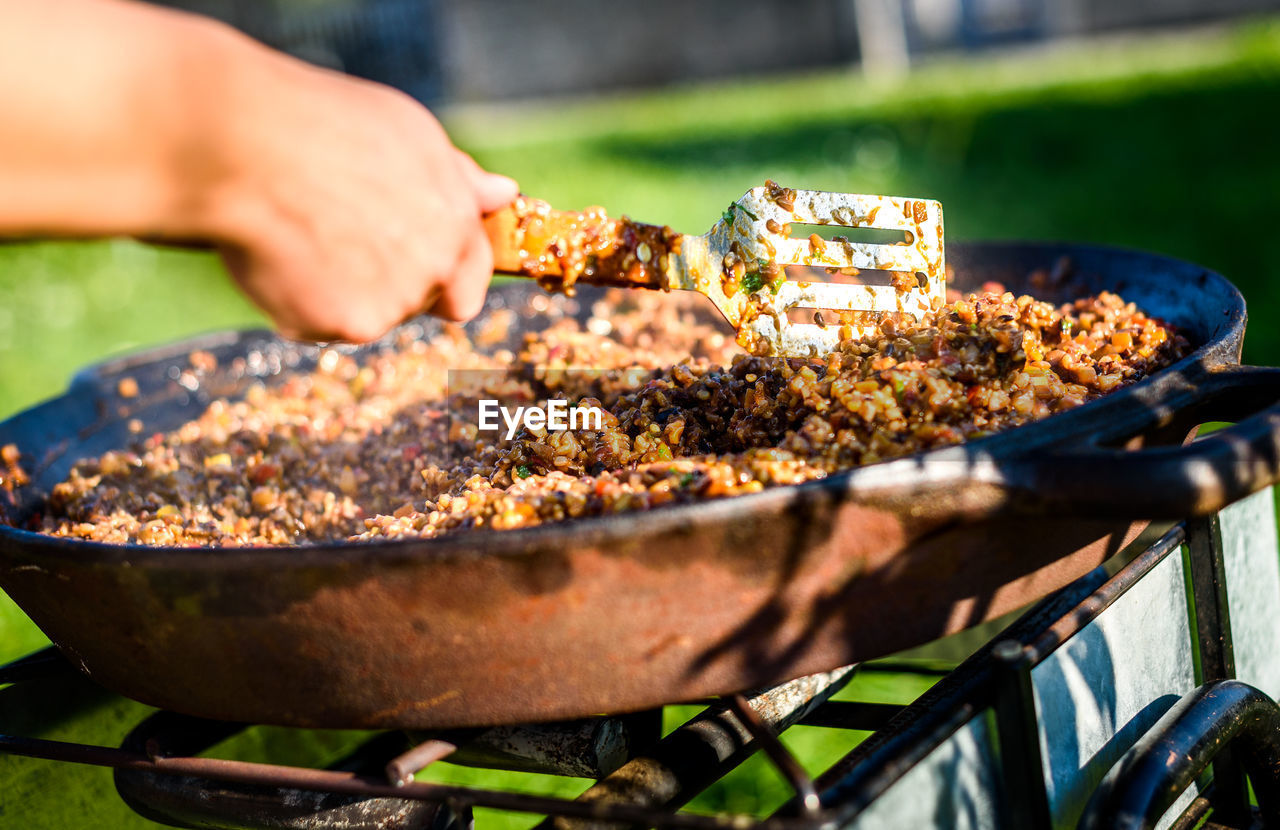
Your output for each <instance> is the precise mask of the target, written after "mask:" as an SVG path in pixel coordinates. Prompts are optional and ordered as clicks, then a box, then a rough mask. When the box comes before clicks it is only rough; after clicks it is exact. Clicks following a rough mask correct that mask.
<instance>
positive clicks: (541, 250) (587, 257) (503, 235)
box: [484, 196, 679, 288]
mask: <svg viewBox="0 0 1280 830" xmlns="http://www.w3.org/2000/svg"><path fill="white" fill-rule="evenodd" d="M484 228H485V233H486V234H488V236H489V244H490V245H492V246H493V270H494V271H495V272H496V273H500V274H517V275H519V276H525V277H535V278H538V279H540V280H544V281H545V280H546V279H547V278H550V280H551V281H552V282H553V283H554V281H555V280H556V279H557V278H565V279H564V282H565V283H566V284H570V283H573V282H583V283H589V284H592V285H614V286H622V287H625V288H663V287H664V286H665V284H666V278H665V272H664V270H663V268H664V267H665V262H666V257H667V256H668V254H670V253H672V252H674V251H675V250H678V244H679V243H678V239H679V234H677V233H675V232H674V231H672V230H671V229H670V228H664V227H660V226H657V225H644V224H641V223H639V222H632V221H631V220H630V219H626V218H623V219H612V218H609V217H607V216H605V215H604V213H603V212H602V211H599V209H596V210H595V211H588V212H586V213H578V212H576V211H567V210H552V209H550V207H549V206H548V205H547V204H546V203H545V202H536V201H534V200H530V199H526V198H525V197H523V196H522V197H520V198H519V199H517V200H516V201H515V202H513V203H512V204H510V205H508V206H507V207H504V208H502V209H501V210H496V211H494V212H493V213H490V214H488V215H486V216H485V217H484ZM566 263H568V264H566ZM575 263H576V266H577V267H575ZM565 268H569V269H571V270H572V271H574V273H571V274H569V275H566V274H565Z"/></svg>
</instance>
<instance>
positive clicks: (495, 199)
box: [458, 150, 520, 213]
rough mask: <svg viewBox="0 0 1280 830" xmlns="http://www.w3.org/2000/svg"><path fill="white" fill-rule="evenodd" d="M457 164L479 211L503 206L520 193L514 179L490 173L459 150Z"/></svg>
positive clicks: (483, 211)
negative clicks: (469, 186) (469, 187)
mask: <svg viewBox="0 0 1280 830" xmlns="http://www.w3.org/2000/svg"><path fill="white" fill-rule="evenodd" d="M458 166H459V167H460V168H461V169H462V173H463V175H464V176H465V177H466V179H467V182H468V183H469V184H470V185H471V191H472V192H473V193H474V194H475V197H476V202H477V204H478V205H479V207H480V212H481V213H489V212H490V211H494V210H497V209H498V208H500V207H505V206H506V205H508V204H510V203H511V202H512V200H514V199H515V198H516V196H518V195H520V185H519V184H517V183H516V180H515V179H512V178H509V177H507V176H503V175H502V174H500V173H490V172H489V171H487V170H485V169H484V168H483V167H481V166H480V165H479V164H477V163H476V160H475V159H473V158H471V156H469V155H467V154H466V153H464V152H462V151H461V150H458Z"/></svg>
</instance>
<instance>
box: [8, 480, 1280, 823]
mask: <svg viewBox="0 0 1280 830" xmlns="http://www.w3.org/2000/svg"><path fill="white" fill-rule="evenodd" d="M1120 563H1123V565H1122V566H1121V567H1119V569H1118V570H1116V571H1115V572H1114V573H1110V571H1111V570H1112V569H1114V568H1115V567H1116V566H1117V565H1118V564H1120ZM1277 600H1280V557H1277V534H1276V522H1275V512H1274V502H1273V492H1272V490H1270V489H1268V490H1264V491H1262V492H1260V493H1258V494H1255V495H1254V496H1250V497H1248V498H1246V499H1244V500H1242V501H1240V502H1237V503H1236V504H1233V505H1231V506H1230V507H1228V508H1226V509H1225V510H1223V511H1221V513H1219V514H1218V515H1216V516H1214V517H1212V518H1210V519H1205V520H1188V521H1186V522H1182V523H1179V524H1176V525H1173V526H1172V527H1169V528H1168V529H1167V530H1165V531H1164V532H1163V534H1162V535H1159V536H1158V538H1156V536H1155V534H1152V533H1149V534H1147V535H1146V536H1145V537H1144V538H1143V540H1141V541H1140V542H1138V543H1136V544H1134V545H1132V546H1131V547H1130V548H1129V549H1128V550H1126V551H1125V552H1123V553H1121V554H1120V555H1119V556H1117V557H1116V558H1115V559H1114V560H1112V561H1111V562H1108V563H1107V565H1104V566H1101V567H1099V568H1097V569H1095V570H1093V571H1091V572H1090V573H1088V574H1087V575H1085V576H1084V577H1082V578H1080V579H1078V580H1076V581H1075V582H1073V583H1072V584H1070V585H1068V586H1067V587H1065V588H1063V589H1061V590H1059V591H1057V592H1055V593H1053V594H1051V595H1049V596H1048V597H1046V598H1045V599H1043V600H1041V601H1040V602H1039V603H1037V604H1036V605H1034V606H1033V607H1032V608H1031V609H1030V610H1028V611H1027V612H1026V613H1024V614H1023V615H1022V616H1021V617H1019V618H1018V619H1017V621H1015V622H1014V623H1012V624H1011V625H1009V626H1008V627H1006V628H1005V629H1004V630H1002V631H1001V632H1000V633H999V634H997V635H996V636H995V637H994V638H993V639H992V640H991V641H990V642H988V643H987V645H985V646H983V647H982V648H980V649H978V651H977V652H975V653H974V654H973V655H972V656H971V657H969V658H968V659H967V660H965V661H964V662H963V663H962V664H960V665H959V666H958V667H956V668H955V669H954V670H951V671H950V672H947V673H946V674H945V675H944V676H942V678H941V679H940V680H939V682H938V683H937V684H936V685H934V686H933V687H932V688H931V689H930V690H929V691H928V692H926V693H925V694H924V695H922V696H921V697H920V698H919V699H918V700H916V701H915V702H914V703H912V704H910V705H907V706H891V705H886V704H874V703H865V702H853V701H844V700H839V701H833V700H830V699H829V698H830V697H831V696H832V695H833V694H835V693H836V692H837V691H839V690H840V689H841V688H842V687H843V686H844V685H845V684H846V683H847V682H848V681H849V680H850V679H851V678H852V677H854V676H855V674H856V673H858V672H868V671H871V672H874V671H883V670H886V669H892V670H895V671H919V672H925V673H929V672H934V671H937V669H936V668H934V667H932V666H930V665H928V664H927V663H922V662H919V661H916V662H914V663H912V662H910V661H908V662H905V663H904V662H902V661H899V662H897V663H894V664H887V663H885V662H883V661H882V662H880V663H876V662H873V663H870V664H865V665H863V666H853V667H847V668H844V669H839V670H836V671H833V672H827V673H823V674H819V675H813V676H809V677H805V678H800V679H798V680H795V681H791V682H788V683H784V684H781V685H779V686H776V687H774V688H772V689H768V690H765V691H761V692H755V693H747V694H743V695H734V696H731V697H728V698H725V699H717V700H713V701H709V702H707V706H706V708H705V709H704V710H703V711H702V712H701V713H699V714H698V715H696V716H695V717H694V718H692V719H691V720H689V721H688V722H687V723H685V724H684V725H683V726H681V727H679V728H677V729H676V730H675V731H673V732H672V733H670V734H669V735H667V736H666V737H665V738H662V739H661V740H659V738H658V735H659V724H660V718H659V717H658V713H657V712H656V711H651V712H646V713H639V714H634V715H624V716H617V717H602V718H594V719H587V720H581V721H574V722H568V723H559V724H546V725H532V726H513V727H495V728H489V729H467V730H450V731H443V732H438V733H432V734H418V735H415V736H414V737H415V739H417V740H418V741H419V743H417V745H416V746H413V745H412V744H411V742H410V741H409V740H408V738H407V736H406V735H405V734H404V733H402V732H394V731H393V732H384V733H381V734H379V735H377V736H376V737H374V738H372V739H370V740H369V741H367V742H366V743H364V744H363V745H362V746H360V747H359V748H358V749H357V750H356V751H355V752H354V753H352V754H351V755H350V756H348V757H347V758H345V759H344V760H343V761H341V762H339V763H338V764H336V765H334V766H333V767H332V768H330V769H329V770H312V769H302V768H296V767H287V766H273V765H264V764H246V763H243V762H238V761H223V760H216V759H207V758H200V757H196V756H197V755H198V753H200V752H201V751H203V750H204V749H206V748H207V747H209V746H211V745H213V744H215V743H217V742H218V741H220V740H223V739H224V738H226V737H228V736H229V735H231V734H234V733H235V732H237V731H239V730H240V729H242V728H243V725H239V724H228V723H223V722H218V721H208V720H202V719H198V718H192V717H188V716H184V715H176V714H173V713H167V712H160V713H158V714H155V715H153V716H151V717H149V718H147V719H146V720H145V721H144V722H143V723H141V724H139V725H138V726H137V727H136V728H135V729H134V730H133V732H132V733H131V734H130V735H129V736H128V738H127V739H126V740H125V742H124V745H123V746H122V747H121V748H120V749H112V748H106V747H93V746H85V745H80V744H72V743H60V742H54V741H45V740H38V739H32V738H24V737H17V736H0V750H4V751H7V752H11V753H15V754H21V755H29V756H33V757H42V758H50V759H56V760H62V761H71V762H79V763H89V764H97V765H104V766H113V767H116V786H117V789H118V790H119V792H120V793H121V795H122V797H123V798H124V799H125V801H126V802H127V803H128V804H129V805H130V806H131V807H133V808H134V809H135V810H137V811H138V812H139V813H141V814H143V815H145V816H147V817H149V818H152V819H155V820H158V821H163V822H165V823H168V824H172V825H174V826H188V827H227V828H232V827H234V828H241V827H243V828H261V827H272V828H276V827H279V828H292V827H298V828H302V827H306V828H320V827H344V828H362V827H368V828H374V827H377V828H437V829H438V830H444V828H454V827H459V828H466V827H470V826H472V824H473V821H472V816H471V809H472V808H473V807H477V806H484V807H494V808H500V809H508V810H517V811H522V812H528V813H533V814H538V815H545V816H547V817H548V818H547V819H546V820H545V821H544V822H543V823H542V824H541V825H540V827H570V826H577V827H584V826H594V827H600V826H606V825H615V826H653V827H679V828H689V829H690V830H708V829H709V828H720V827H733V828H750V827H759V828H764V827H769V828H779V829H780V830H781V828H794V829H795V830H802V828H803V829H804V830H808V829H809V828H813V829H814V830H817V828H832V827H855V828H870V827H931V826H932V827H1019V828H1031V827H1074V826H1080V827H1144V826H1160V827H1175V828H1188V827H1192V826H1196V823H1197V822H1198V821H1199V820H1200V819H1201V818H1203V817H1204V816H1206V815H1208V814H1209V813H1210V812H1212V820H1213V822H1215V824H1213V825H1211V826H1228V827H1248V826H1257V824H1256V822H1259V821H1262V822H1265V825H1264V826H1271V825H1272V824H1274V823H1275V822H1276V821H1280V765H1278V764H1277V763H1276V760H1277V759H1280V731H1278V730H1277V728H1276V727H1277V725H1280V707H1277V706H1276V704H1275V703H1274V702H1272V700H1271V699H1270V698H1269V697H1268V696H1267V695H1268V694H1270V695H1275V694H1277V693H1278V692H1280V614H1277V613H1276V610H1275V609H1276V608H1277V607H1280V604H1278V603H1277ZM73 673H74V672H73V670H72V669H71V667H70V665H69V664H68V663H67V662H66V661H65V660H64V659H63V658H62V657H61V656H59V655H57V654H56V653H54V652H52V651H47V652H41V653H39V654H36V655H33V656H32V657H29V658H26V659H24V660H19V661H17V662H15V663H13V664H10V665H9V666H7V667H4V668H3V669H0V683H13V684H15V685H14V686H10V687H9V688H8V689H7V690H5V691H2V692H0V701H2V700H4V698H5V697H11V693H12V692H13V690H15V689H20V688H21V687H22V685H23V684H25V683H33V682H38V681H41V680H43V682H50V680H51V679H54V678H56V677H57V676H58V675H59V674H64V675H71V674H73ZM68 682H70V681H69V680H68ZM80 682H83V681H80ZM0 705H3V704H0ZM795 724H805V725H810V726H821V727H826V728H831V729H860V730H871V731H873V733H874V734H873V735H872V736H870V737H869V738H867V739H866V740H865V741H863V742H862V743H860V744H859V745H857V746H856V747H855V748H854V749H853V750H852V751H851V752H850V753H849V754H848V755H846V756H845V757H844V758H843V759H841V760H840V761H838V762H837V763H835V764H834V765H833V766H831V768H830V769H828V770H827V771H826V772H824V773H822V774H821V775H819V776H817V778H816V779H811V778H810V777H809V776H808V775H807V774H806V773H805V771H804V768H803V767H802V766H801V764H800V762H799V761H798V760H797V759H796V758H795V757H793V756H792V755H791V754H790V753H789V752H788V751H787V750H786V749H785V748H783V746H782V744H781V743H780V742H779V741H778V740H777V738H776V735H777V733H778V732H781V731H784V730H785V729H787V728H789V727H790V726H793V725H795ZM758 751H762V752H764V753H765V754H766V755H767V756H768V757H769V758H770V759H771V760H772V761H773V763H774V764H775V765H776V766H777V768H778V769H779V771H780V772H781V773H782V775H783V777H784V778H785V779H786V780H787V781H788V782H789V783H790V784H791V786H792V788H793V789H794V791H795V797H794V798H793V799H791V801H790V802H789V803H788V804H787V805H784V807H783V808H782V809H780V810H778V811H777V812H776V813H775V814H773V815H772V816H769V817H767V818H763V819H757V818H752V817H741V816H703V815H695V814H690V813H683V812H678V811H677V810H678V808H679V807H680V806H681V805H683V804H685V803H687V802H688V801H689V800H690V799H691V798H692V797H693V796H694V795H696V794H697V793H698V792H700V791H701V790H703V789H705V788H706V787H707V786H709V785H710V784H711V783H713V782H714V781H716V780H718V779H719V778H720V777H722V776H723V775H725V774H726V773H727V772H728V771H729V770H731V769H732V768H733V767H735V766H737V765H738V764H739V763H741V762H742V761H743V760H745V759H746V758H747V757H749V756H750V755H751V754H752V753H754V752H758ZM442 758H450V759H453V760H458V761H462V762H464V763H471V764H478V765H487V766H494V767H498V768H505V769H519V770H525V771H537V772H544V773H553V774H566V775H575V776H587V777H596V778H599V781H598V783H596V784H595V785H593V786H592V787H591V788H590V789H588V790H587V791H586V792H585V793H584V794H583V795H582V796H580V797H579V798H578V799H576V800H573V801H568V800H562V799H556V798H548V797H542V796H530V795H523V794H518V793H511V792H496V791H486V790H477V789H470V788H463V787H454V786H441V785H436V784H427V783H402V784H401V785H400V786H397V783H400V782H406V781H411V779H412V775H413V773H414V772H415V771H417V770H418V769H421V768H422V767H424V766H426V765H427V764H429V763H432V762H434V761H436V760H439V759H442ZM1246 774H1247V775H1248V777H1249V780H1250V781H1251V782H1252V784H1253V788H1254V792H1255V794H1256V796H1257V800H1258V803H1259V808H1257V809H1253V808H1250V806H1249V802H1248V798H1247V790H1246V789H1245V784H1244V781H1245V778H1244V776H1245V775H1246ZM1166 808H1169V809H1168V810H1167V818H1165V819H1164V820H1161V816H1163V815H1165V814H1166ZM1143 817H1145V819H1146V823H1144V822H1143ZM1157 822H1158V823H1157Z"/></svg>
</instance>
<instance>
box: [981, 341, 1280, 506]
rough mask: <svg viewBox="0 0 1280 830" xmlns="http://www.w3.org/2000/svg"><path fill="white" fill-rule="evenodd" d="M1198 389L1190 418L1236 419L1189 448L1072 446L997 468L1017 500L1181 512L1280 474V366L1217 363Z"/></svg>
mask: <svg viewBox="0 0 1280 830" xmlns="http://www.w3.org/2000/svg"><path fill="white" fill-rule="evenodd" d="M1193 395H1194V398H1193V400H1192V401H1191V405H1190V407H1189V408H1188V413H1189V414H1190V415H1192V416H1193V417H1194V418H1195V419H1196V420H1195V421H1192V422H1190V423H1206V422H1210V421H1236V423H1234V424H1233V425H1231V426H1229V427H1226V428H1225V429H1222V430H1219V431H1217V432H1214V433H1212V434H1210V435H1208V436H1206V437H1203V438H1199V439H1197V440H1195V441H1192V442H1191V443H1189V444H1185V445H1182V446H1171V447H1156V448H1150V449H1140V450H1123V449H1105V448H1100V447H1088V448H1080V449H1064V450H1061V451H1058V452H1053V453H1050V454H1048V455H1046V454H1036V455H1034V456H1028V457H1024V458H1017V459H1014V460H1011V461H1008V462H1002V463H1000V464H998V465H997V468H998V475H999V479H1000V484H1001V485H1002V487H1003V489H1004V490H1005V492H1006V494H1007V495H1008V496H1009V498H1010V503H1011V506H1012V507H1014V508H1016V509H1018V510H1020V511H1031V512H1055V513H1067V514H1073V515H1089V516H1097V517H1123V518H1132V519H1137V518H1143V519H1182V518H1187V517H1190V516H1207V515H1211V514H1213V513H1216V512H1217V511H1218V510H1221V509H1222V508H1223V507H1226V506H1227V505H1228V504H1231V503H1232V502H1235V501H1238V500H1240V499H1242V498H1244V497H1245V496H1248V495H1249V494H1251V493H1254V492H1257V491H1258V490H1261V489H1263V488H1264V487H1268V486H1270V485H1272V484H1275V483H1277V481H1280V368H1274V367H1258V366H1227V367H1222V368H1218V369H1214V370H1211V371H1210V372H1209V373H1208V374H1207V375H1205V376H1204V380H1203V382H1201V383H1200V384H1198V386H1197V387H1196V389H1195V390H1194V392H1193ZM1259 410H1261V411H1259Z"/></svg>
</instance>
